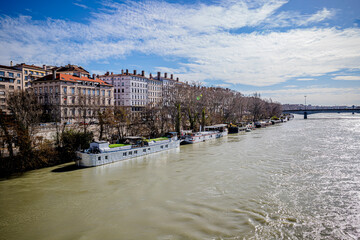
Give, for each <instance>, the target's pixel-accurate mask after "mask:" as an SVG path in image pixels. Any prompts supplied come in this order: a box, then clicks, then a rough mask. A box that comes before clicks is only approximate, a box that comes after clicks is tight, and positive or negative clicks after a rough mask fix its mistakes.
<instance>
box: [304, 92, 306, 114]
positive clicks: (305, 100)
mask: <svg viewBox="0 0 360 240" xmlns="http://www.w3.org/2000/svg"><path fill="white" fill-rule="evenodd" d="M304 98H305V110H306V95H305V96H304Z"/></svg>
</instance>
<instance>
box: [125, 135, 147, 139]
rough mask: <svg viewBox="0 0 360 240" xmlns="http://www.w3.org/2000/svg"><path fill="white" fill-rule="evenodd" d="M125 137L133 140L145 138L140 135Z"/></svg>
mask: <svg viewBox="0 0 360 240" xmlns="http://www.w3.org/2000/svg"><path fill="white" fill-rule="evenodd" d="M124 139H131V140H137V139H139V140H141V139H144V138H143V137H139V136H130V137H124Z"/></svg>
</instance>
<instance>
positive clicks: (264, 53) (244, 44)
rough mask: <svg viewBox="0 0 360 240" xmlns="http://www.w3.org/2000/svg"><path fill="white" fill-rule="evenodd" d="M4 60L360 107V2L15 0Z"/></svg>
mask: <svg viewBox="0 0 360 240" xmlns="http://www.w3.org/2000/svg"><path fill="white" fill-rule="evenodd" d="M0 50H1V56H0V64H6V65H8V64H9V62H10V60H12V61H13V62H15V63H21V62H26V63H29V64H38V65H42V64H49V65H64V64H68V63H71V64H77V65H81V66H83V67H85V68H86V69H87V70H88V71H90V72H91V73H97V74H103V73H104V72H106V71H110V72H114V73H119V72H120V71H121V69H129V70H130V71H132V70H133V69H136V70H138V71H141V70H145V72H146V73H147V74H149V73H150V72H151V73H153V74H154V73H156V72H157V71H161V72H167V73H169V74H171V73H173V74H174V75H175V77H179V78H180V79H181V80H183V81H199V82H202V83H203V84H204V85H207V86H223V87H228V88H231V89H235V90H238V91H240V92H242V93H244V94H245V95H249V94H251V93H254V92H259V93H260V94H261V95H262V96H263V97H265V98H271V99H272V100H274V101H280V102H281V103H303V102H304V95H306V96H307V102H308V103H309V104H313V105H352V104H355V105H360V1H359V0H342V1H339V0H289V1H285V0H258V1H250V0H244V1H240V0H216V1H215V0H214V1H202V0H197V1H185V0H179V1H175V0H168V1H111V0H106V1H102V0H98V1H85V0H74V1H68V0H62V1H60V0H54V1H7V2H4V3H2V6H1V8H0Z"/></svg>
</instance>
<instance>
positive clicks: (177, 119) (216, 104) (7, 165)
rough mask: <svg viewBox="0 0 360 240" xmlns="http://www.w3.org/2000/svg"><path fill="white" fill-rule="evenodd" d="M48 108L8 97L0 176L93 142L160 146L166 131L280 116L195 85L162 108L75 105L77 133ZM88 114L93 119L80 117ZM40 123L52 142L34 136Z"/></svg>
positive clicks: (25, 95)
mask: <svg viewBox="0 0 360 240" xmlns="http://www.w3.org/2000/svg"><path fill="white" fill-rule="evenodd" d="M49 102H50V103H47V104H45V105H39V104H38V103H37V101H36V97H35V96H34V95H33V94H32V93H31V92H25V91H18V92H15V93H14V94H12V95H9V97H8V99H7V103H8V105H9V108H10V110H11V112H12V115H10V116H5V115H0V176H7V175H9V174H11V173H15V172H24V171H27V170H31V169H36V168H41V167H46V166H53V165H56V164H60V163H65V162H70V161H73V160H74V159H76V155H75V152H76V151H77V150H81V149H86V148H88V147H89V143H90V142H91V141H92V140H93V139H94V138H96V139H98V140H105V141H109V142H110V143H112V144H116V143H120V142H122V140H123V139H124V137H125V136H144V137H146V138H148V140H147V141H161V140H165V139H167V138H159V137H160V136H163V135H164V134H165V133H166V132H170V131H177V132H179V131H180V130H181V129H185V130H193V131H198V130H199V129H200V128H203V127H204V126H206V125H213V124H218V123H229V124H230V123H232V124H237V123H241V122H250V121H256V120H259V119H265V118H267V119H269V118H270V117H273V118H274V119H275V117H279V116H280V114H281V105H280V104H279V103H274V102H273V101H272V100H271V99H269V100H265V99H261V98H260V95H259V94H253V95H252V96H244V95H243V94H241V93H240V92H237V91H233V90H230V89H224V88H221V87H204V86H201V85H200V84H195V83H193V84H182V83H179V84H176V85H175V86H174V87H173V88H172V89H171V91H163V101H162V102H159V103H157V104H149V105H148V106H146V107H144V108H143V109H141V110H142V111H139V112H131V111H130V109H129V108H125V107H119V106H116V107H112V108H106V109H102V108H100V106H96V105H91V106H89V105H85V104H84V105H81V106H79V108H83V109H79V112H82V113H83V115H81V116H78V119H74V120H75V121H77V122H80V123H83V124H81V125H80V126H79V125H76V126H78V127H79V128H77V129H71V128H72V127H71V126H70V127H69V126H66V125H65V124H64V123H62V124H61V123H60V119H58V116H59V111H60V109H59V107H58V106H56V105H51V101H49ZM154 105H156V106H154ZM159 106H160V107H159ZM90 110H91V111H90ZM88 112H92V113H93V114H94V115H92V116H89V115H86V114H87V113H88ZM0 114H2V113H0ZM89 117H91V118H92V119H93V120H92V121H94V120H95V121H94V122H96V123H97V125H96V127H97V129H98V130H95V131H94V130H93V131H94V132H91V131H90V130H89V126H90V125H88V123H87V121H88V120H87V119H89ZM44 121H51V122H54V123H55V124H54V125H53V126H54V128H55V130H54V139H44V138H43V137H40V136H39V135H37V134H36V133H37V127H38V124H39V123H40V122H44ZM110 146H111V147H117V146H122V145H110Z"/></svg>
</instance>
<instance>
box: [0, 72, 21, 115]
mask: <svg viewBox="0 0 360 240" xmlns="http://www.w3.org/2000/svg"><path fill="white" fill-rule="evenodd" d="M22 88H23V83H22V72H21V71H20V70H17V69H15V68H14V67H11V66H3V65H0V111H2V112H3V113H5V114H9V113H10V111H9V109H8V104H7V97H8V96H9V94H11V93H12V92H14V91H16V90H21V89H22Z"/></svg>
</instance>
